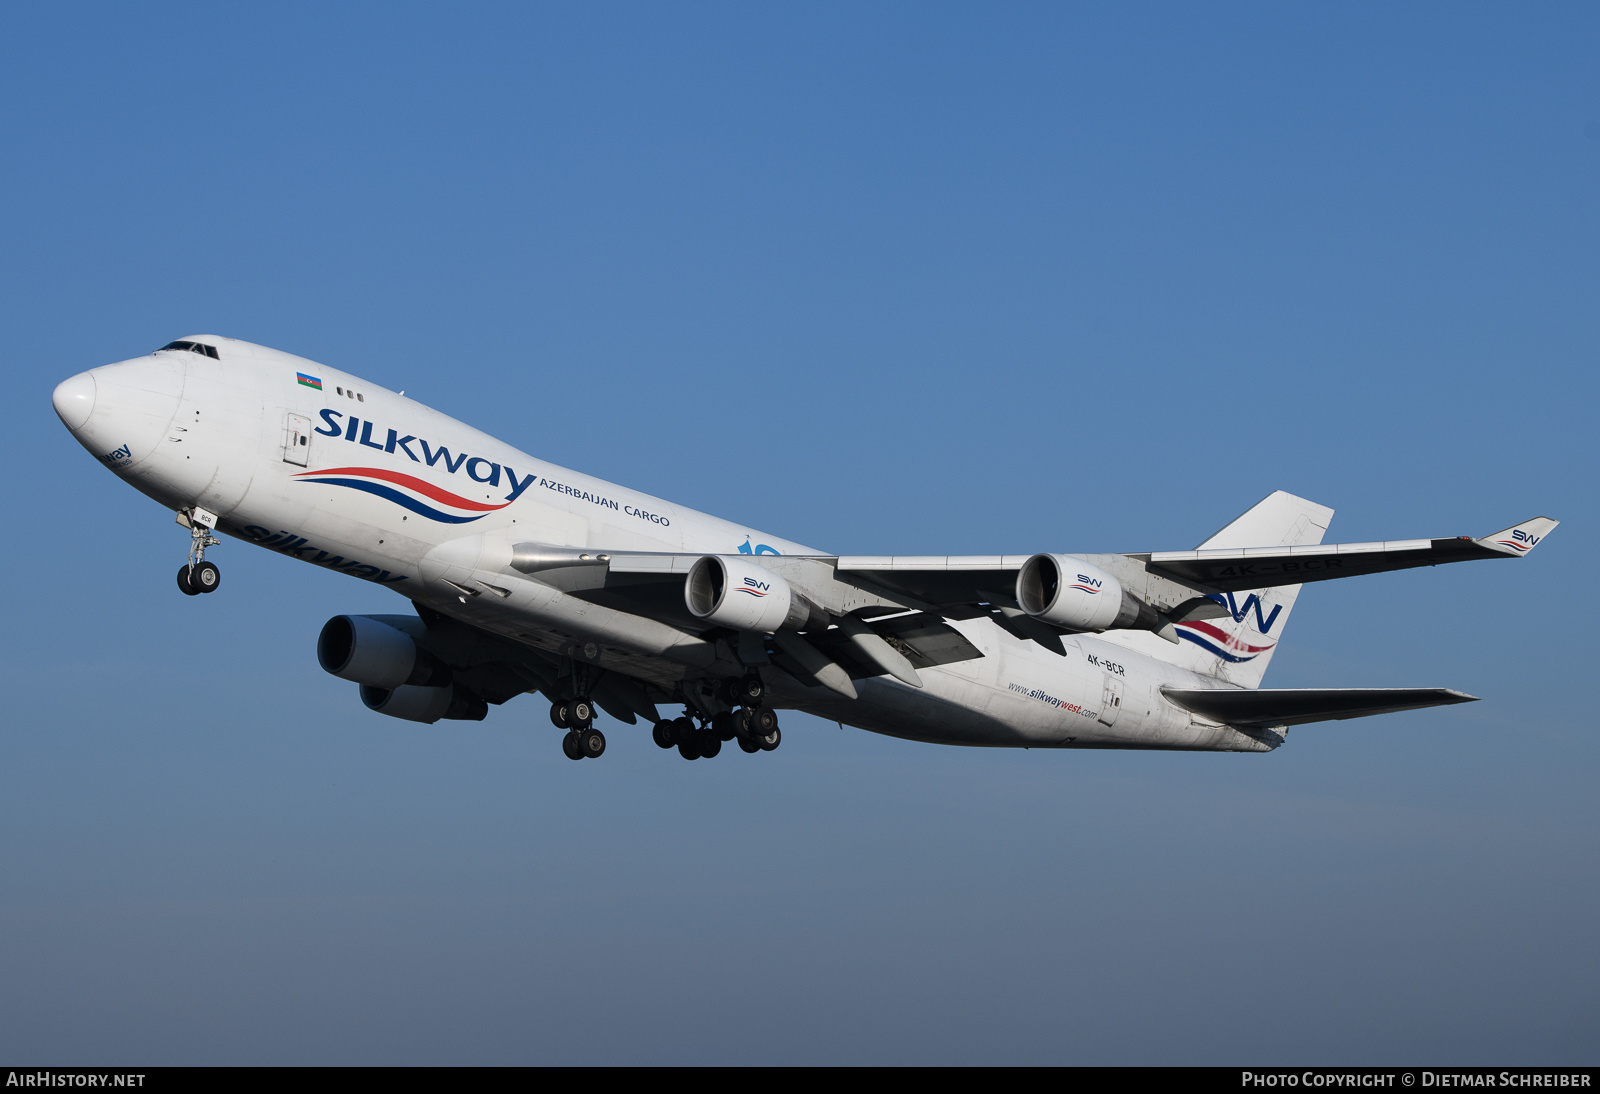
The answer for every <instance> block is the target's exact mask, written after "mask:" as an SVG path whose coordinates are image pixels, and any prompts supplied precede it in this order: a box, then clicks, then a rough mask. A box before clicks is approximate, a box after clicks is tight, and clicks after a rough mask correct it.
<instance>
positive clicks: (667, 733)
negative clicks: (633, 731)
mask: <svg viewBox="0 0 1600 1094" xmlns="http://www.w3.org/2000/svg"><path fill="white" fill-rule="evenodd" d="M650 738H651V740H653V741H655V743H656V747H657V748H671V747H672V745H673V742H674V741H676V740H677V735H676V734H674V733H673V732H672V723H671V722H657V723H656V726H655V728H654V729H652V730H651V731H650Z"/></svg>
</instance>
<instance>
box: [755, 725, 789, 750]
mask: <svg viewBox="0 0 1600 1094" xmlns="http://www.w3.org/2000/svg"><path fill="white" fill-rule="evenodd" d="M756 740H757V741H758V742H759V743H760V745H761V751H763V752H771V751H772V750H773V749H775V748H777V747H778V746H779V745H781V744H783V730H781V729H779V728H778V727H777V726H773V727H772V732H771V733H769V734H767V735H766V736H765V737H757V738H756Z"/></svg>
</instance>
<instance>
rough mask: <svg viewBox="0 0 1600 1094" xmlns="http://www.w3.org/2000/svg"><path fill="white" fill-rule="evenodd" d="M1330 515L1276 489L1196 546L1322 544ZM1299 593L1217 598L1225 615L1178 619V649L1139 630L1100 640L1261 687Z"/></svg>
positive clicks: (1283, 590)
mask: <svg viewBox="0 0 1600 1094" xmlns="http://www.w3.org/2000/svg"><path fill="white" fill-rule="evenodd" d="M1332 519H1333V510H1332V509H1329V508H1328V507H1327V506H1326V505H1318V504H1317V503H1316V502H1314V501H1307V500H1306V499H1305V498H1297V497H1295V496H1294V495H1293V494H1288V493H1285V492H1284V491H1282V490H1276V491H1274V492H1273V493H1271V494H1268V495H1267V496H1266V497H1265V498H1263V499H1262V500H1261V501H1259V502H1257V503H1256V504H1255V505H1253V506H1251V507H1250V508H1249V509H1248V510H1246V511H1245V512H1244V514H1243V515H1241V516H1240V517H1239V518H1238V519H1237V520H1235V521H1234V522H1233V523H1231V524H1229V525H1228V526H1227V527H1225V528H1223V529H1222V530H1221V531H1219V532H1218V533H1217V534H1216V535H1214V536H1212V537H1211V538H1210V539H1208V540H1206V541H1205V542H1204V543H1202V544H1200V546H1199V548H1198V550H1202V551H1204V550H1220V549H1223V548H1238V547H1303V546H1307V545H1310V544H1314V543H1321V542H1322V537H1323V536H1324V535H1325V534H1326V533H1327V531H1328V523H1329V522H1330V521H1331V520H1332ZM1299 595H1300V586H1298V585H1279V586H1277V587H1275V588H1271V589H1256V590H1254V591H1251V592H1238V593H1228V594H1226V595H1224V596H1220V597H1216V598H1214V599H1216V600H1218V601H1219V602H1220V603H1221V604H1222V606H1223V607H1225V608H1227V609H1228V615H1225V616H1222V617H1221V618H1219V619H1206V620H1200V621H1196V622H1193V623H1180V624H1178V628H1177V629H1178V638H1179V642H1178V644H1177V645H1176V646H1174V645H1173V644H1172V643H1170V642H1168V641H1166V640H1165V639H1162V638H1158V637H1157V636H1155V635H1153V634H1149V633H1145V632H1140V631H1111V632H1108V633H1106V634H1103V635H1101V636H1100V637H1101V638H1104V639H1106V640H1107V641H1111V642H1115V643H1117V644H1118V645H1121V646H1126V647H1128V648H1129V649H1133V650H1137V651H1138V652H1140V653H1143V654H1146V655H1147V656H1150V657H1154V658H1156V659H1157V660H1161V661H1166V662H1168V663H1169V664H1173V665H1178V666H1181V667H1182V668H1186V669H1189V670H1191V671H1193V672H1201V673H1205V674H1206V675H1207V676H1216V677H1219V678H1221V679H1223V680H1226V681H1228V682H1229V683H1231V684H1237V685H1239V686H1240V687H1246V688H1255V687H1260V686H1261V678H1262V676H1264V675H1265V674H1266V671H1267V665H1268V664H1269V663H1270V662H1271V661H1272V655H1273V653H1274V652H1275V651H1276V650H1277V648H1278V642H1279V640H1280V639H1282V637H1283V629H1284V625H1285V624H1287V623H1288V621H1289V613H1290V611H1292V610H1293V609H1294V602H1295V598H1296V597H1298V596H1299Z"/></svg>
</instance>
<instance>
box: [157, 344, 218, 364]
mask: <svg viewBox="0 0 1600 1094" xmlns="http://www.w3.org/2000/svg"><path fill="white" fill-rule="evenodd" d="M161 349H186V350H188V351H189V352H190V353H203V354H205V355H206V356H207V357H209V358H211V359H212V360H213V361H220V360H222V358H221V357H218V356H217V347H216V346H208V345H206V344H205V343H203V342H168V343H167V344H166V345H164V346H162V347H161ZM157 352H160V351H159V350H158V351H157Z"/></svg>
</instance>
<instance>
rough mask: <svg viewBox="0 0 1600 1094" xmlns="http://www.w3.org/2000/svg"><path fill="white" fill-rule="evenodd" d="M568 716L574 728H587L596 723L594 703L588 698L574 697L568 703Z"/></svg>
mask: <svg viewBox="0 0 1600 1094" xmlns="http://www.w3.org/2000/svg"><path fill="white" fill-rule="evenodd" d="M567 717H568V718H569V719H571V720H572V726H573V728H574V729H587V728H588V727H589V726H591V725H593V724H594V704H593V703H591V702H590V701H589V700H587V699H574V700H572V702H571V703H569V704H567Z"/></svg>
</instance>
